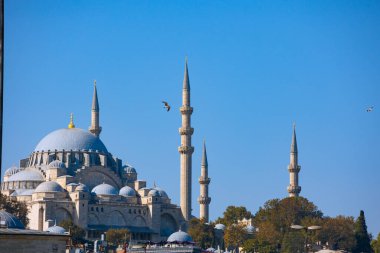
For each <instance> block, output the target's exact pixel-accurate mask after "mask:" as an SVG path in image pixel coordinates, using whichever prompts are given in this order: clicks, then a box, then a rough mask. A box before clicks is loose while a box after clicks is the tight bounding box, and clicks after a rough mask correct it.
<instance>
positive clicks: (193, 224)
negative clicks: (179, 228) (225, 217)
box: [188, 218, 214, 249]
mask: <svg viewBox="0 0 380 253" xmlns="http://www.w3.org/2000/svg"><path fill="white" fill-rule="evenodd" d="M188 232H189V235H190V236H191V237H192V238H193V240H194V241H195V242H196V243H198V245H199V246H200V247H201V248H202V249H207V248H209V247H212V245H213V242H214V226H213V225H212V224H207V223H205V221H204V220H200V219H197V218H193V219H191V220H190V222H189V229H188Z"/></svg>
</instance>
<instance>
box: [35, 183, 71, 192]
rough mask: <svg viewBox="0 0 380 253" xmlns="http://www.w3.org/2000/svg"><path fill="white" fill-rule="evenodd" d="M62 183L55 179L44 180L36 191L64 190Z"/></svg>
mask: <svg viewBox="0 0 380 253" xmlns="http://www.w3.org/2000/svg"><path fill="white" fill-rule="evenodd" d="M64 191H65V190H64V189H63V188H62V186H61V185H60V184H58V183H57V182H54V181H47V182H43V183H42V184H40V185H39V186H37V188H36V189H35V190H34V192H36V193H37V192H64Z"/></svg>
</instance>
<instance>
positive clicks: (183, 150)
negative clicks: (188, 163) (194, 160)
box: [178, 146, 194, 154]
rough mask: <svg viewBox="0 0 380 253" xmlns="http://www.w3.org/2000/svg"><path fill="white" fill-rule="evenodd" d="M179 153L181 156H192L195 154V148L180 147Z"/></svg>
mask: <svg viewBox="0 0 380 253" xmlns="http://www.w3.org/2000/svg"><path fill="white" fill-rule="evenodd" d="M178 152H179V153H181V154H192V153H193V152H194V147H191V146H179V147H178Z"/></svg>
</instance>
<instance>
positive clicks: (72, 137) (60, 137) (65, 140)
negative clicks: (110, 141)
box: [34, 128, 108, 153]
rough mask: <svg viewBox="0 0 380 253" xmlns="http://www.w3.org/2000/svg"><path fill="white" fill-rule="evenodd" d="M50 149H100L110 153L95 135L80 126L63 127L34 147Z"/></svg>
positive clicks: (37, 149) (44, 149)
mask: <svg viewBox="0 0 380 253" xmlns="http://www.w3.org/2000/svg"><path fill="white" fill-rule="evenodd" d="M48 150H59V151H62V150H94V151H95V150H98V151H99V152H104V153H108V151H107V148H106V146H104V144H103V142H102V141H101V140H100V139H99V138H98V137H96V136H95V135H93V134H91V133H89V132H87V131H85V130H83V129H80V128H63V129H58V130H55V131H53V132H51V133H49V134H48V135H46V136H45V137H44V138H43V139H42V140H41V141H40V142H39V143H38V144H37V146H36V148H35V149H34V151H35V152H37V151H39V152H41V151H48Z"/></svg>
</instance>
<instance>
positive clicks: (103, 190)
mask: <svg viewBox="0 0 380 253" xmlns="http://www.w3.org/2000/svg"><path fill="white" fill-rule="evenodd" d="M91 193H93V194H96V195H118V194H119V192H118V190H117V189H116V188H115V187H113V186H112V185H109V184H105V183H103V184H100V185H97V186H95V187H94V188H93V189H92V191H91Z"/></svg>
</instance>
